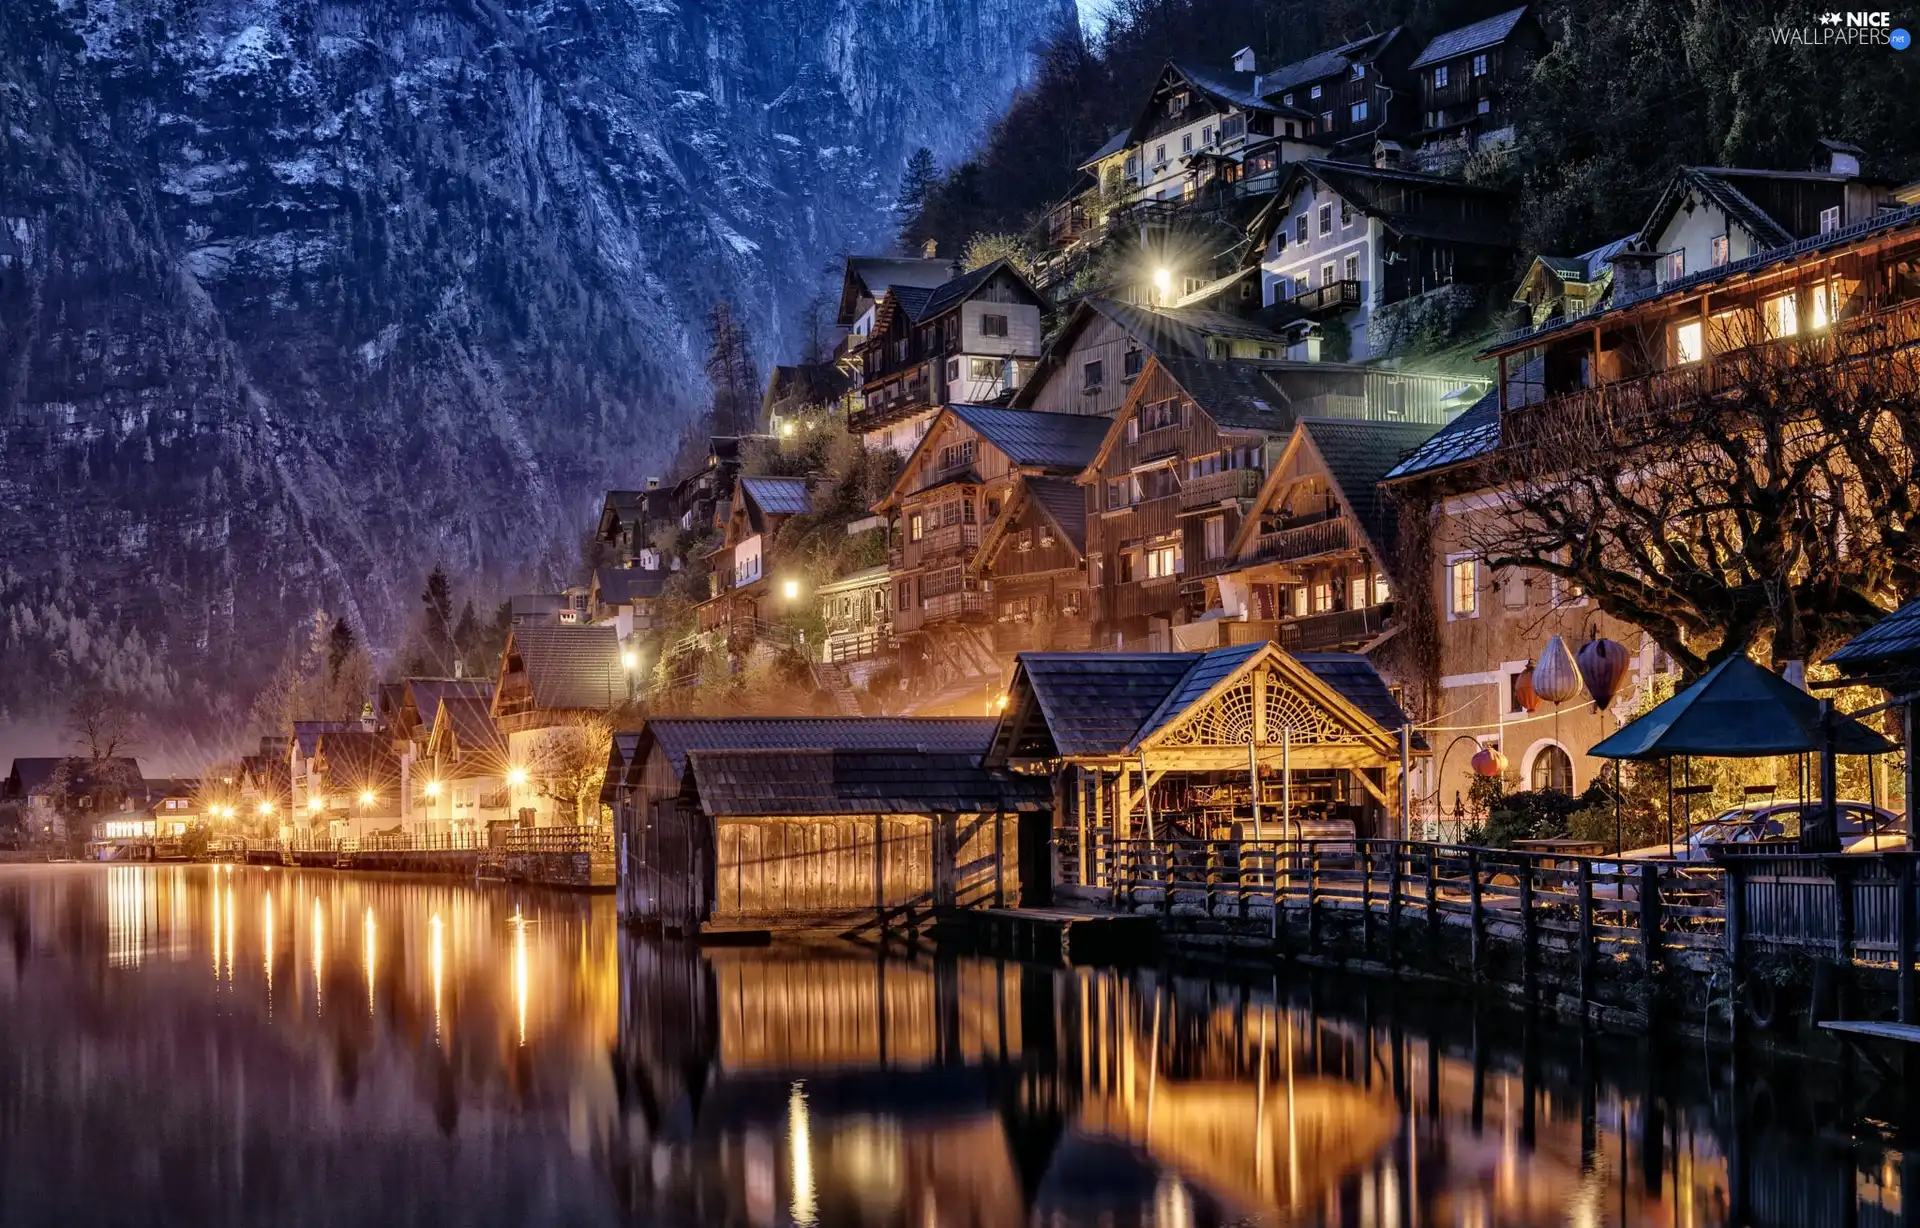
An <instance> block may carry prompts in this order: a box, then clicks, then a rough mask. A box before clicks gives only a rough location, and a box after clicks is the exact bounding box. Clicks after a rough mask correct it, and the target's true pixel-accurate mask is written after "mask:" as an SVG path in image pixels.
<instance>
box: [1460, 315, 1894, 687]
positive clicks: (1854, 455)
mask: <svg viewBox="0 0 1920 1228" xmlns="http://www.w3.org/2000/svg"><path fill="white" fill-rule="evenodd" d="M1749 327H1751V326H1750V325H1746V324H1744V323H1742V322H1741V321H1740V320H1739V319H1737V318H1736V319H1733V320H1730V321H1720V322H1718V323H1717V325H1716V329H1717V335H1716V336H1715V337H1714V338H1713V339H1712V340H1713V341H1714V343H1715V348H1716V349H1717V350H1719V351H1721V352H1720V353H1719V355H1718V357H1716V358H1715V359H1713V360H1711V361H1710V362H1706V363H1699V364H1695V365H1693V366H1690V367H1685V368H1680V369H1678V370H1670V371H1668V372H1665V373H1663V374H1660V375H1657V376H1653V377H1649V378H1647V379H1643V380H1637V381H1622V382H1620V383H1616V384H1609V385H1602V386H1600V387H1598V388H1593V389H1588V390H1586V391H1583V392H1577V393H1574V394H1572V395H1570V396H1566V397H1557V398H1554V399H1552V400H1547V401H1542V402H1541V403H1538V404H1533V405H1523V406H1519V407H1517V408H1513V409H1510V410H1509V411H1508V412H1507V414H1506V415H1505V417H1504V418H1503V425H1502V431H1503V441H1502V447H1501V449H1500V451H1499V453H1498V454H1497V455H1496V456H1495V457H1494V458H1493V459H1492V460H1491V461H1490V462H1489V463H1488V465H1487V470H1486V472H1485V474H1484V477H1485V479H1486V485H1487V487H1488V488H1490V489H1491V491H1492V492H1493V496H1492V499H1491V500H1490V505H1489V506H1487V507H1485V508H1484V509H1482V510H1480V511H1479V512H1476V513H1474V514H1472V515H1470V516H1469V517H1467V518H1465V520H1464V523H1465V530H1464V532H1465V537H1466V542H1465V544H1466V545H1467V546H1468V547H1469V548H1471V549H1472V550H1473V551H1474V552H1475V553H1476V554H1478V555H1479V556H1480V557H1481V558H1482V559H1483V560H1484V561H1485V563H1486V564H1487V565H1488V566H1489V567H1490V568H1495V569H1498V568H1504V567H1520V568H1530V569H1533V570H1535V571H1539V572H1545V573H1547V574H1550V575H1555V576H1559V577H1561V578H1563V579H1565V580H1567V581H1570V582H1572V583H1574V584H1578V585H1580V586H1581V587H1582V588H1583V589H1584V590H1585V591H1586V592H1587V594H1589V595H1590V596H1591V597H1592V598H1593V600H1594V601H1595V603H1596V604H1597V605H1598V606H1599V608H1600V609H1601V610H1603V611H1605V612H1606V613H1608V614H1611V615H1614V616H1616V617H1618V618H1620V619H1622V620H1624V621H1626V622H1629V623H1631V624H1633V625H1635V626H1638V627H1640V628H1642V629H1644V630H1645V631H1646V632H1647V633H1648V634H1649V635H1651V636H1653V637H1654V639H1655V640H1656V641H1657V642H1658V643H1659V644H1660V646H1661V647H1662V648H1664V649H1665V650H1666V651H1667V652H1668V653H1670V654H1671V655H1672V656H1673V658H1674V660H1675V661H1676V662H1678V663H1679V664H1680V665H1681V666H1682V668H1683V669H1684V670H1686V671H1687V672H1688V673H1690V674H1691V673H1698V672H1699V671H1701V670H1702V669H1705V668H1707V667H1709V666H1711V665H1712V664H1714V663H1716V662H1718V661H1720V660H1722V659H1724V658H1726V657H1727V656H1730V655H1731V654H1733V653H1736V652H1743V651H1746V650H1747V649H1748V648H1749V647H1752V646H1755V645H1757V644H1764V645H1765V646H1767V647H1770V648H1771V650H1772V654H1773V656H1774V658H1775V659H1776V660H1790V659H1806V658H1810V657H1813V656H1816V655H1818V654H1819V653H1821V652H1824V651H1826V650H1828V649H1830V648H1832V647H1833V646H1834V645H1835V644H1837V643H1838V642H1839V641H1841V640H1843V639H1845V638H1846V637H1847V636H1849V635H1851V634H1853V633H1854V632H1856V631H1858V630H1860V629H1861V628H1863V627H1865V626H1867V625H1869V624H1870V623H1871V622H1872V621H1873V620H1874V619H1876V618H1878V617H1879V616H1880V615H1881V614H1882V613H1883V612H1884V611H1885V610H1886V609H1888V608H1891V607H1892V606H1893V605H1894V604H1897V602H1898V601H1899V600H1900V599H1901V598H1902V597H1905V596H1910V595H1912V594H1914V593H1916V592H1920V538H1916V529H1920V519H1917V517H1920V486H1916V482H1917V481H1920V357H1917V355H1916V351H1915V349H1914V346H1915V344H1916V341H1917V340H1920V337H1916V335H1915V332H1916V330H1915V329H1914V327H1913V326H1912V325H1911V324H1903V323H1900V322H1897V321H1896V322H1894V323H1882V324H1880V325H1878V326H1877V327H1859V328H1849V327H1838V326H1837V327H1835V328H1833V329H1831V330H1829V331H1828V332H1826V333H1823V334H1815V335H1812V336H1808V337H1802V338H1794V339H1786V340H1775V341H1756V340H1755V339H1754V338H1753V337H1752V336H1750V335H1742V330H1744V329H1746V328H1749ZM1512 399H1514V398H1512V397H1511V396H1510V400H1512ZM1519 399H1522V400H1524V399H1525V398H1519Z"/></svg>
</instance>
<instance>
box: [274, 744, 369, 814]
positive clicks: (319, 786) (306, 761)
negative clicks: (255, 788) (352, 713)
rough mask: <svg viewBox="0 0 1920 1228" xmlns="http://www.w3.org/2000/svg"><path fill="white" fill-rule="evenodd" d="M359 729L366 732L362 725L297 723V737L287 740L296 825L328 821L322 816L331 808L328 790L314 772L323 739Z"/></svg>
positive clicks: (288, 778) (289, 774)
mask: <svg viewBox="0 0 1920 1228" xmlns="http://www.w3.org/2000/svg"><path fill="white" fill-rule="evenodd" d="M359 728H362V726H361V723H360V722H359V721H295V722H294V723H293V736H292V737H291V738H289V739H288V740H287V781H288V790H289V792H290V793H291V794H292V803H293V810H294V815H295V823H296V825H306V824H308V823H309V822H310V821H316V820H317V821H320V822H322V823H324V821H325V820H324V818H322V817H321V816H322V812H323V811H324V810H325V809H326V805H327V801H326V789H325V787H324V785H323V783H322V781H321V780H320V778H319V777H318V776H317V775H316V774H315V771H314V760H315V759H316V758H317V757H318V756H319V754H320V735H321V734H323V733H330V732H333V731H336V730H347V729H359Z"/></svg>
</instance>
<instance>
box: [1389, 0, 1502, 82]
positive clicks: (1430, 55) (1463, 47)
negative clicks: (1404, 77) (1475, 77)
mask: <svg viewBox="0 0 1920 1228" xmlns="http://www.w3.org/2000/svg"><path fill="white" fill-rule="evenodd" d="M1526 15H1527V6H1526V5H1524V4H1523V5H1521V6H1520V7H1519V8H1517V9H1509V10H1507V11H1506V12H1504V13H1500V14H1498V15H1496V16H1493V17H1487V18H1483V19H1481V20H1480V21H1476V22H1474V23H1473V24H1472V25H1470V26H1461V27H1460V28H1459V29H1457V30H1448V31H1447V32H1446V33H1445V34H1440V35H1436V36H1435V38H1434V40H1433V41H1432V42H1430V43H1428V44H1427V49H1426V50H1425V51H1422V52H1421V53H1420V57H1419V58H1418V59H1416V60H1415V61H1414V62H1413V63H1412V64H1411V65H1409V66H1408V67H1410V68H1425V67H1427V66H1428V65H1430V64H1438V63H1440V62H1441V61H1442V60H1451V59H1452V58H1454V57H1455V56H1458V55H1466V54H1468V53H1470V52H1474V51H1484V50H1486V49H1487V48H1488V47H1495V46H1498V45H1499V44H1501V43H1504V42H1506V41H1507V36H1508V35H1509V34H1512V33H1513V30H1514V27H1515V26H1518V25H1519V24H1520V19H1521V18H1522V17H1525V16H1526Z"/></svg>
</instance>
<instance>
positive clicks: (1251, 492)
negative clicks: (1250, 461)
mask: <svg viewBox="0 0 1920 1228" xmlns="http://www.w3.org/2000/svg"><path fill="white" fill-rule="evenodd" d="M1265 477H1266V475H1265V474H1263V473H1261V472H1260V470H1258V469H1225V470H1222V471H1221V472H1219V473H1208V474H1203V475H1201V476H1200V477H1197V478H1188V479H1187V481H1186V485H1184V486H1182V487H1181V488H1180V510H1181V511H1189V510H1192V509H1194V508H1201V507H1212V506H1214V505H1215V504H1217V503H1222V502H1224V501H1226V500H1228V499H1251V498H1253V497H1254V496H1255V495H1257V494H1259V493H1260V483H1261V482H1262V481H1263V480H1264V479H1265Z"/></svg>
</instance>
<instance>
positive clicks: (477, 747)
mask: <svg viewBox="0 0 1920 1228" xmlns="http://www.w3.org/2000/svg"><path fill="white" fill-rule="evenodd" d="M447 737H451V738H452V739H453V747H452V749H453V751H454V752H455V753H456V754H457V755H458V756H459V758H460V760H461V761H462V762H465V761H468V760H471V759H473V758H474V757H475V756H496V757H497V758H498V760H499V761H500V762H502V763H504V762H505V760H506V755H507V738H506V735H505V734H503V733H501V732H500V726H499V725H497V724H495V723H494V720H493V706H492V700H491V697H484V698H483V697H480V696H474V695H456V696H449V697H447V698H445V699H442V700H441V701H440V707H439V710H438V711H437V712H436V713H435V714H434V718H433V732H432V734H431V735H430V736H429V740H428V746H429V747H430V748H431V749H432V750H434V751H435V752H436V753H438V752H439V751H441V750H443V749H445V748H444V746H443V745H442V739H444V738H447Z"/></svg>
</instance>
